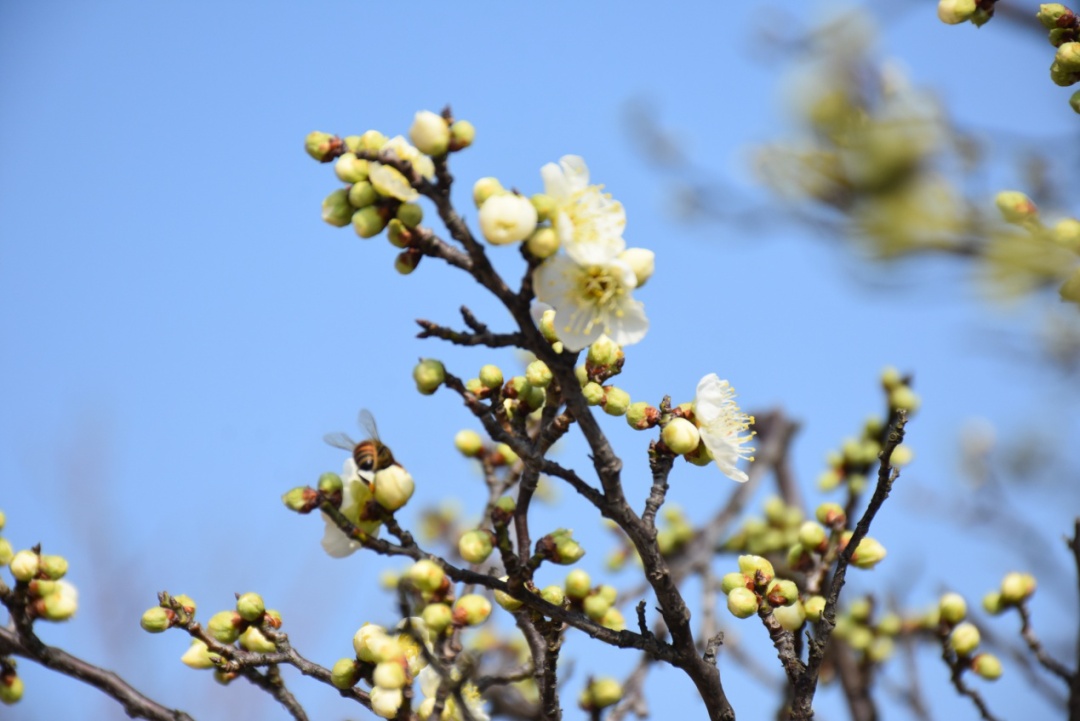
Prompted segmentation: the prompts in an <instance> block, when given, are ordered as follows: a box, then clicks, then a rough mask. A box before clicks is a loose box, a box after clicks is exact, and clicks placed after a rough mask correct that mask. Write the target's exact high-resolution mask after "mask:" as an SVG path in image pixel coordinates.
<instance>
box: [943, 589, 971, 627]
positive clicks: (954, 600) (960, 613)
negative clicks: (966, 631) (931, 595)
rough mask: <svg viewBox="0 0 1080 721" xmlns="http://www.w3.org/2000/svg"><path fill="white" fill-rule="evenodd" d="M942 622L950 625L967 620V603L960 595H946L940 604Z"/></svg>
mask: <svg viewBox="0 0 1080 721" xmlns="http://www.w3.org/2000/svg"><path fill="white" fill-rule="evenodd" d="M938 611H939V612H940V613H941V620H942V621H944V622H945V623H948V624H957V623H960V622H961V621H963V620H964V619H965V618H967V602H966V601H965V600H964V597H963V596H961V595H960V594H959V593H946V594H943V595H942V596H941V600H940V601H939V602H938Z"/></svg>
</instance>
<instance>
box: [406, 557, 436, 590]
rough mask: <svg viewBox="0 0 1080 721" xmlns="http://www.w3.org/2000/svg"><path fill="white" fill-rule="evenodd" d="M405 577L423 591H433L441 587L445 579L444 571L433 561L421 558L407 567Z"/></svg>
mask: <svg viewBox="0 0 1080 721" xmlns="http://www.w3.org/2000/svg"><path fill="white" fill-rule="evenodd" d="M405 577H406V578H408V579H409V580H410V581H412V582H413V585H415V586H416V587H417V588H418V589H420V590H421V591H423V592H425V593H434V592H435V591H438V590H439V589H440V588H442V586H443V583H444V582H445V581H446V572H445V571H443V569H442V567H441V566H440V565H439V564H437V563H435V562H434V561H431V560H428V559H426V558H424V559H421V560H419V561H417V562H416V563H414V564H413V565H412V566H410V567H409V570H407V571H406V572H405Z"/></svg>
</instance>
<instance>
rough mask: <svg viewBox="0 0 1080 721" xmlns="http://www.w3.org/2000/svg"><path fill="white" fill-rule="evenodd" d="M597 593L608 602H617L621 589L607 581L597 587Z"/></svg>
mask: <svg viewBox="0 0 1080 721" xmlns="http://www.w3.org/2000/svg"><path fill="white" fill-rule="evenodd" d="M596 593H597V594H598V595H599V596H600V597H601V598H603V599H606V600H607V602H608V603H612V604H613V603H615V599H616V598H618V597H619V591H618V589H616V588H615V587H614V586H612V585H610V584H607V583H605V584H604V585H602V586H600V587H599V588H597V589H596Z"/></svg>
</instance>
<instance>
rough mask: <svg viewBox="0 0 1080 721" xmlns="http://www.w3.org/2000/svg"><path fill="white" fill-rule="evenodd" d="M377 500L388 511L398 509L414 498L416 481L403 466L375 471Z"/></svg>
mask: <svg viewBox="0 0 1080 721" xmlns="http://www.w3.org/2000/svg"><path fill="white" fill-rule="evenodd" d="M374 483H375V488H374V494H375V502H376V503H378V504H379V505H380V506H382V507H383V508H385V509H386V510H388V511H396V510H398V509H399V508H401V507H403V506H404V505H405V504H406V503H408V502H409V499H410V498H412V495H413V491H415V490H416V483H415V482H414V481H413V477H412V476H411V475H409V472H408V471H406V470H405V469H404V468H402V467H401V466H397V465H394V466H389V467H388V468H383V469H381V470H379V471H377V472H376V473H375V481H374Z"/></svg>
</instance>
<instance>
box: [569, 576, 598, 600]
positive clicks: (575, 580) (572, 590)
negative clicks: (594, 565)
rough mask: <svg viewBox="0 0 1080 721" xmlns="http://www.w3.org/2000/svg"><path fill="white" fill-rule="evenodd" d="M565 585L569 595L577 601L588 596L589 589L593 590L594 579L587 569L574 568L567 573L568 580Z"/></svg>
mask: <svg viewBox="0 0 1080 721" xmlns="http://www.w3.org/2000/svg"><path fill="white" fill-rule="evenodd" d="M563 585H564V588H565V589H566V595H567V596H569V597H570V598H571V599H573V600H575V601H580V600H581V599H583V598H585V597H586V596H588V595H589V591H590V590H592V579H591V578H590V577H589V574H588V573H586V572H585V571H583V570H581V569H574V570H573V571H570V573H568V574H566V581H565V583H564V584H563Z"/></svg>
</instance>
